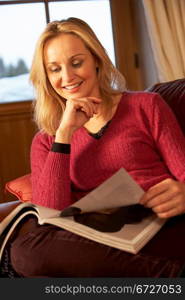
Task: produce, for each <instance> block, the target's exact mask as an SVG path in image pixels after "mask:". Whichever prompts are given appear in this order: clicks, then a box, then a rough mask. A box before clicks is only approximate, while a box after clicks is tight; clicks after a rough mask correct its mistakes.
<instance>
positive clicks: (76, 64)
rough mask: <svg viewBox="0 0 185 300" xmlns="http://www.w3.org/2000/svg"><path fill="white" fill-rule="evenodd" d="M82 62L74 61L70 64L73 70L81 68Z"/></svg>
mask: <svg viewBox="0 0 185 300" xmlns="http://www.w3.org/2000/svg"><path fill="white" fill-rule="evenodd" d="M82 63H83V62H82V61H79V60H78V61H74V62H73V63H72V66H73V67H74V68H79V67H81V65H82Z"/></svg>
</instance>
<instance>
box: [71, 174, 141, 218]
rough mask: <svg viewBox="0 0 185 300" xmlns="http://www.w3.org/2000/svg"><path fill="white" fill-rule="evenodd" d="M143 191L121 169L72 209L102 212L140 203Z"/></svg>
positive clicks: (76, 203)
mask: <svg viewBox="0 0 185 300" xmlns="http://www.w3.org/2000/svg"><path fill="white" fill-rule="evenodd" d="M143 194H144V191H143V189H142V188H141V187H140V186H139V185H138V184H137V183H136V182H135V181H134V180H133V178H132V177H131V176H130V175H129V174H128V173H127V172H126V171H125V169H123V168H121V169H120V170H119V171H117V172H116V173H115V174H114V175H113V176H111V177H110V178H108V179H107V180H106V181H104V182H103V183H102V184H101V185H99V186H98V187H97V188H96V189H94V190H93V191H92V192H90V193H89V194H87V195H86V196H85V197H83V198H81V199H80V200H79V201H77V202H75V203H74V204H73V205H71V206H72V207H77V208H80V209H81V211H82V212H83V213H85V212H92V211H101V210H106V209H111V208H117V207H121V206H128V205H132V204H137V203H139V199H140V197H141V196H142V195H143Z"/></svg>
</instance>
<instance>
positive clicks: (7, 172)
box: [0, 101, 36, 202]
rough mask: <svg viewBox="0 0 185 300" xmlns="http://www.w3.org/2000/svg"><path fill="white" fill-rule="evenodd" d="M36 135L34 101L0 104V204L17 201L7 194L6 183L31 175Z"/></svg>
mask: <svg viewBox="0 0 185 300" xmlns="http://www.w3.org/2000/svg"><path fill="white" fill-rule="evenodd" d="M35 133H36V125H35V123H34V122H33V116H32V102H31V101H23V102H16V103H5V104H0V202H6V201H11V200H14V199H15V197H12V196H11V195H10V194H9V193H8V194H7V193H4V185H5V183H6V182H7V181H9V180H12V179H15V178H17V177H19V176H22V175H24V174H26V173H28V172H30V145H31V141H32V138H33V136H34V134H35Z"/></svg>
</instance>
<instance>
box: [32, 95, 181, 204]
mask: <svg viewBox="0 0 185 300" xmlns="http://www.w3.org/2000/svg"><path fill="white" fill-rule="evenodd" d="M53 140H54V138H53V137H51V136H48V135H47V134H45V133H38V134H36V136H35V137H34V139H33V142H32V148H31V168H32V189H33V202H34V203H36V204H40V205H43V206H48V207H53V208H56V209H63V208H64V207H66V206H68V205H70V204H71V203H73V202H74V201H76V200H77V199H80V198H81V197H82V196H84V195H86V194H87V193H88V192H90V191H91V190H92V189H94V188H95V187H97V186H98V185H99V184H101V183H102V182H103V181H104V180H106V179H107V178H108V177H110V176H111V175H113V174H114V173H115V172H116V171H117V170H119V169H120V168H121V167H124V168H125V169H126V170H127V171H128V172H129V174H130V175H131V176H132V177H133V178H134V179H135V180H136V181H137V182H138V183H139V184H140V185H141V187H142V188H143V189H144V190H147V189H148V188H149V187H151V186H153V185H154V184H156V183H158V182H160V181H161V180H163V179H165V178H175V179H177V180H179V181H184V180H185V138H184V136H183V133H182V131H181V129H180V128H179V125H178V123H177V121H176V119H175V117H174V115H173V113H172V112H171V110H170V108H169V106H168V105H167V104H166V103H165V102H164V100H162V99H161V97H160V96H159V95H157V94H155V93H145V92H124V93H123V96H122V99H121V101H120V103H119V105H118V108H117V111H116V113H115V115H114V117H113V119H112V121H111V122H110V124H109V126H108V128H107V129H106V130H105V132H104V134H103V136H102V137H101V138H100V139H95V138H94V137H92V136H90V135H89V134H88V132H87V131H86V129H85V128H84V127H82V128H80V129H78V130H77V131H76V132H75V133H74V135H73V140H72V144H71V153H70V154H63V153H57V152H52V151H51V150H50V149H51V146H52V143H53Z"/></svg>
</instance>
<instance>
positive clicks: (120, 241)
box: [0, 168, 165, 259]
mask: <svg viewBox="0 0 185 300" xmlns="http://www.w3.org/2000/svg"><path fill="white" fill-rule="evenodd" d="M143 193H144V191H143V190H142V188H141V187H140V186H139V185H138V184H137V183H136V182H135V181H134V180H133V179H132V177H131V176H130V175H129V174H128V173H127V172H126V171H125V170H124V169H123V168H121V169H120V170H119V171H117V172H116V173H115V174H114V175H113V176H111V177H110V178H108V179H107V180H105V181H104V182H103V183H102V184H101V185H100V186H98V187H97V188H96V189H94V190H93V191H91V192H90V193H88V194H87V195H86V196H84V197H83V198H81V199H80V200H78V201H77V202H75V203H74V204H72V205H71V206H69V207H67V208H65V209H64V210H62V211H60V210H55V209H51V208H47V207H43V206H39V205H35V204H33V203H30V202H25V203H21V204H20V205H18V206H17V207H16V208H15V209H14V210H13V211H12V212H11V213H10V214H9V215H8V216H7V217H6V218H5V219H4V220H3V221H2V222H1V223H0V259H1V257H2V254H3V250H4V248H5V245H6V243H7V241H8V239H9V237H10V235H11V233H12V232H13V230H14V229H15V227H16V226H17V224H18V223H19V222H20V221H21V220H22V219H23V218H24V217H25V216H26V215H30V214H32V215H35V216H36V217H37V218H38V223H39V224H40V225H42V224H52V225H55V226H58V227H61V228H63V229H65V230H68V231H70V232H72V233H74V234H77V235H80V236H83V237H85V238H88V239H91V240H93V241H95V242H98V243H102V244H104V245H108V246H110V247H114V248H117V249H120V250H123V251H127V252H130V253H134V254H136V253H138V251H139V250H140V249H141V248H142V247H143V246H144V245H145V244H146V243H147V242H148V241H149V240H150V239H151V238H152V237H153V236H154V235H155V234H156V233H157V232H158V231H159V230H160V228H161V227H162V225H163V224H164V222H165V220H163V219H160V218H158V217H157V215H156V214H154V213H153V212H152V210H150V209H147V208H144V207H143V206H142V205H140V204H139V199H140V197H141V196H142V195H143Z"/></svg>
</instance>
